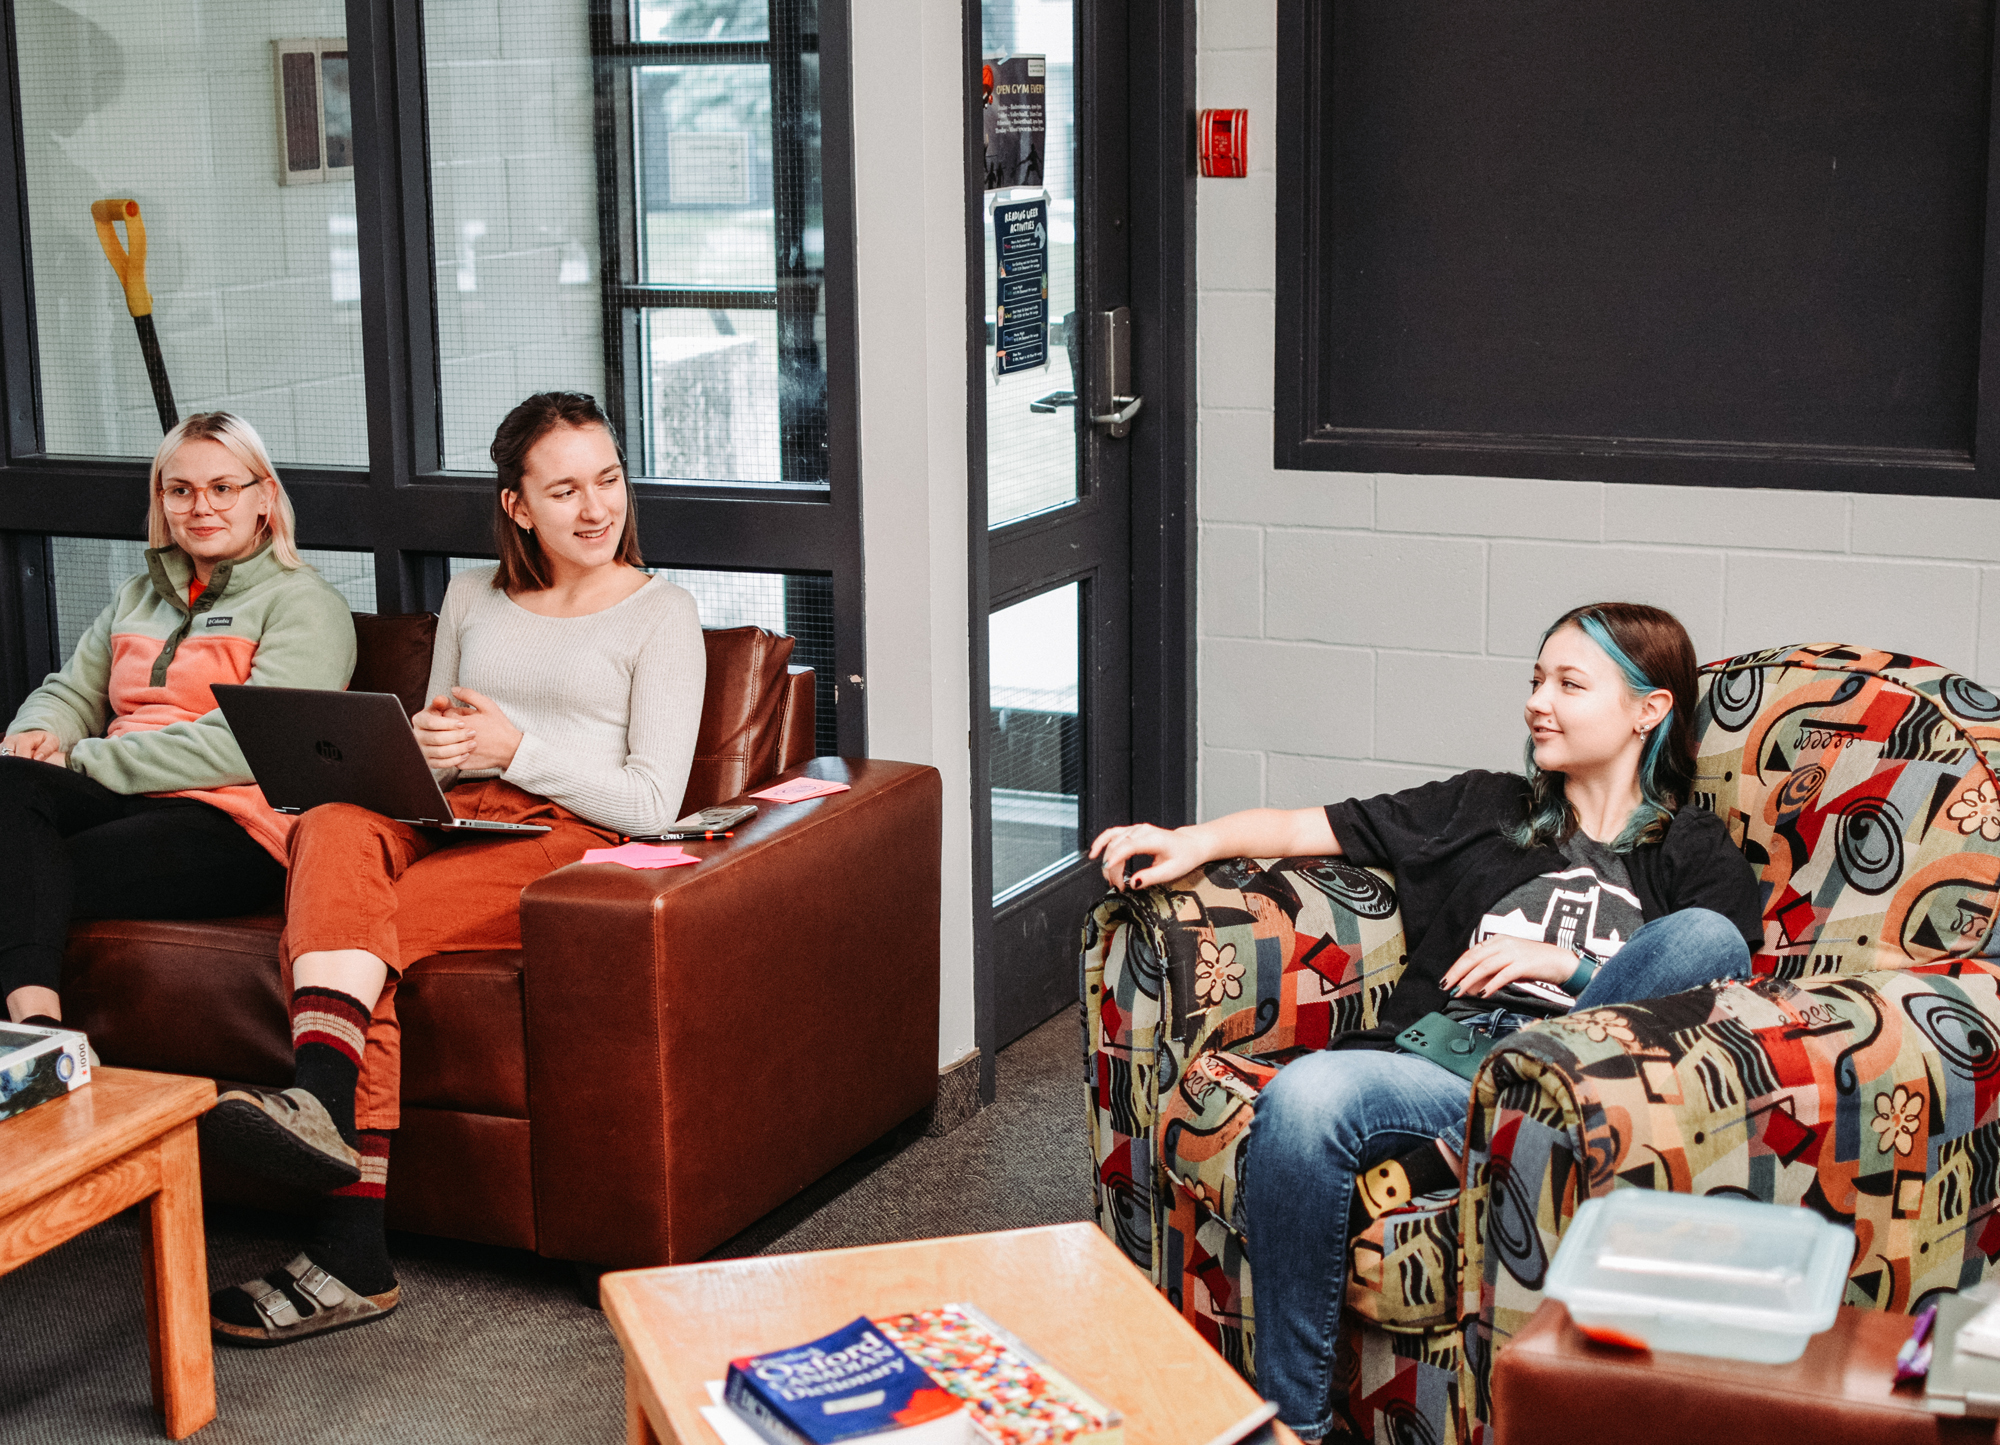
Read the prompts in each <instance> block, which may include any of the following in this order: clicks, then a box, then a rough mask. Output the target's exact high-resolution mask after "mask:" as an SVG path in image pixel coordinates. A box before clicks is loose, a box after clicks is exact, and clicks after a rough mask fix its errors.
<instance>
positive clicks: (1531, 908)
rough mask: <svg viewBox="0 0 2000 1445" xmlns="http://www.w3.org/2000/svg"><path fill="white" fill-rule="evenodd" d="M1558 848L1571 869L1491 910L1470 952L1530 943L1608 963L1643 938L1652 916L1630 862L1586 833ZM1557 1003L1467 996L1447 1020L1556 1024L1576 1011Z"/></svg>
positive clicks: (1527, 886)
mask: <svg viewBox="0 0 2000 1445" xmlns="http://www.w3.org/2000/svg"><path fill="white" fill-rule="evenodd" d="M1559 847H1560V851H1561V853H1562V855H1563V859H1564V861H1565V863H1566V864H1567V865H1568V866H1566V867H1563V868H1558V869H1556V870H1555V871H1554V872H1552V873H1540V874H1537V875H1536V876H1535V877H1533V878H1530V879H1529V880H1528V881H1527V882H1526V883H1523V884H1522V885H1521V886H1520V887H1519V888H1516V889H1515V890H1514V891H1513V892H1511V893H1509V894H1508V895H1507V896H1506V897H1505V898H1502V899H1501V900H1500V901H1499V902H1497V903H1495V904H1494V905H1493V906H1492V907H1491V908H1489V909H1487V910H1486V912H1485V914H1484V915H1483V916H1482V917H1481V918H1480V920H1479V925H1478V927H1476V928H1474V929H1473V930H1472V937H1470V938H1469V939H1467V940H1466V946H1467V947H1468V948H1470V947H1472V946H1473V945H1475V944H1480V943H1484V942H1486V940H1487V939H1489V938H1499V937H1512V938H1527V939H1532V940H1534V941H1535V942H1536V943H1550V944H1554V945H1555V946H1556V947H1557V948H1566V949H1569V950H1570V951H1571V952H1573V953H1580V954H1586V955H1588V956H1589V957H1591V958H1594V959H1596V960H1597V961H1598V962H1599V963H1602V962H1603V961H1604V960H1606V959H1608V958H1610V957H1612V956H1613V955H1614V954H1616V953H1617V952H1618V950H1619V949H1621V948H1623V947H1624V946H1625V942H1626V940H1627V939H1629V938H1631V936H1632V935H1633V934H1635V933H1637V932H1638V931H1639V929H1640V927H1641V926H1643V925H1644V923H1645V922H1646V909H1645V905H1644V904H1642V903H1641V902H1640V901H1639V895H1638V894H1636V893H1634V892H1633V891H1632V874H1631V870H1629V869H1628V868H1626V866H1625V859H1624V857H1623V856H1622V855H1620V854H1617V853H1614V852H1612V851H1611V849H1610V848H1609V847H1608V846H1607V845H1605V844H1603V843H1600V842H1598V841H1597V840H1596V839H1595V838H1593V837H1591V836H1590V835H1589V834H1588V833H1582V832H1578V833H1575V834H1572V835H1571V836H1570V838H1569V841H1567V842H1565V843H1563V844H1561V845H1559ZM1558 995H1559V996H1557V997H1550V996H1548V995H1546V994H1543V993H1541V992H1539V991H1538V990H1537V989H1535V988H1521V987H1519V986H1518V985H1510V986H1509V987H1507V988H1503V989H1501V990H1499V991H1498V992H1497V993H1495V994H1494V995H1493V996H1492V997H1491V998H1486V997H1482V996H1480V995H1476V994H1462V995H1460V996H1459V997H1458V998H1455V999H1453V1000H1452V1001H1451V1002H1450V1003H1449V1004H1447V1005H1446V1006H1445V1010H1444V1012H1445V1015H1446V1017H1448V1018H1455V1019H1460V1020H1464V1019H1470V1018H1475V1017H1477V1016H1478V1015H1480V1014H1483V1013H1491V1012H1492V1011H1493V1010H1494V1009H1496V1008H1505V1009H1508V1010H1509V1011H1511V1012H1513V1013H1523V1014H1535V1015H1538V1016H1539V1017H1542V1018H1554V1017H1556V1016H1557V1015H1558V1014H1565V1013H1568V1012H1569V1010H1570V1008H1571V1007H1572V1002H1571V1001H1569V1000H1568V999H1567V995H1561V994H1560V991H1558Z"/></svg>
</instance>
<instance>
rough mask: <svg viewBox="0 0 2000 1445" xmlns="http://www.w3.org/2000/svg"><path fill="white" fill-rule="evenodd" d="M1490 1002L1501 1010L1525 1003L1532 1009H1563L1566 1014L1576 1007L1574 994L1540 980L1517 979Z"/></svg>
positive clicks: (1496, 994)
mask: <svg viewBox="0 0 2000 1445" xmlns="http://www.w3.org/2000/svg"><path fill="white" fill-rule="evenodd" d="M1490 1001H1491V1002H1492V1003H1493V1004H1494V1005H1495V1006H1496V1007H1499V1008H1505V1007H1506V1006H1507V1005H1508V1004H1510V1003H1525V1004H1527V1005H1528V1006H1529V1007H1531V1008H1536V1009H1545V1008H1554V1009H1561V1010H1562V1011H1563V1012H1564V1013H1568V1012H1569V1011H1570V1010H1571V1009H1573V1008H1575V1007H1576V998H1575V996H1574V995H1573V994H1570V993H1568V992H1567V991H1565V990H1564V989H1561V988H1559V987H1557V986H1556V985H1555V984H1552V983H1549V982H1548V981H1547V980H1545V979H1539V978H1517V979H1515V980H1514V981H1513V982H1512V983H1510V984H1508V985H1507V986H1506V987H1504V988H1502V989H1500V990H1499V991H1498V992H1497V993H1495V994H1494V995H1493V997H1492V999H1491V1000H1490Z"/></svg>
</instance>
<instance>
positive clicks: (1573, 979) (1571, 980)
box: [1562, 953, 1597, 998]
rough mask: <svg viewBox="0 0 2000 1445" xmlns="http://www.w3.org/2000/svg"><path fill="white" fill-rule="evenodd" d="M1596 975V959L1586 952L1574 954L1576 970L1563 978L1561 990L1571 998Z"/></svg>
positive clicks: (1580, 991)
mask: <svg viewBox="0 0 2000 1445" xmlns="http://www.w3.org/2000/svg"><path fill="white" fill-rule="evenodd" d="M1595 977H1597V960H1596V959H1594V958H1592V957H1591V956H1590V955H1589V954H1587V953H1578V954H1577V956H1576V972H1575V973H1573V974H1571V975H1570V976H1569V977H1568V978H1567V979H1565V980H1563V986H1562V987H1563V992H1564V993H1566V994H1568V995H1569V996H1570V997H1571V998H1575V997H1578V996H1579V995H1581V994H1582V993H1583V990H1584V988H1585V986H1586V985H1588V984H1589V982H1590V981H1591V980H1592V979H1593V978H1595Z"/></svg>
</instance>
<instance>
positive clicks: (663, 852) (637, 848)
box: [583, 843, 701, 868]
mask: <svg viewBox="0 0 2000 1445" xmlns="http://www.w3.org/2000/svg"><path fill="white" fill-rule="evenodd" d="M583 861H584V862H586V863H616V864H618V865H619V866H621V867H624V868H678V867H680V866H681V864H683V863H699V862H701V859H699V858H697V857H695V856H694V854H692V853H690V852H688V851H687V849H685V848H681V847H678V846H675V847H668V848H662V847H660V846H659V845H658V844H657V843H624V844H621V845H620V846H618V847H616V848H592V849H591V850H590V851H589V852H587V853H585V854H584V855H583Z"/></svg>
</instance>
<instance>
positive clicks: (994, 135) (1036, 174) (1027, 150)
mask: <svg viewBox="0 0 2000 1445" xmlns="http://www.w3.org/2000/svg"><path fill="white" fill-rule="evenodd" d="M1048 72H1049V66H1048V59H1047V57H1046V56H1041V55H989V56H987V57H986V61H985V63H984V64H983V65H982V66H981V67H980V73H979V97H980V111H979V113H980V117H981V119H982V120H983V122H984V129H985V132H986V187H985V188H986V189H987V190H989V191H1004V190H1009V189H1012V188H1015V187H1019V186H1039V185H1041V184H1042V167H1043V157H1044V156H1045V155H1047V153H1048V130H1049V118H1048V117H1049V110H1048V89H1049V83H1048Z"/></svg>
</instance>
